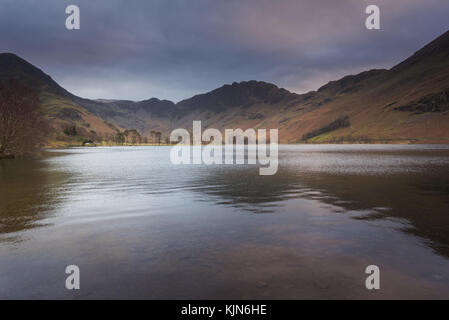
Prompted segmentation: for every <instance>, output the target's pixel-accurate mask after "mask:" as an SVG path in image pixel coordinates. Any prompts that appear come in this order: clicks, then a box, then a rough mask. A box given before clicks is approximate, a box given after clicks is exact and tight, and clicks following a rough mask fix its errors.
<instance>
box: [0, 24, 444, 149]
mask: <svg viewBox="0 0 449 320" xmlns="http://www.w3.org/2000/svg"><path fill="white" fill-rule="evenodd" d="M8 78H16V79H19V80H21V81H23V82H25V84H28V85H30V86H32V87H34V88H35V89H37V90H39V91H40V92H41V97H42V98H43V105H44V107H46V108H47V109H48V113H49V116H50V118H52V120H53V121H54V122H55V123H56V124H58V126H56V127H59V128H62V127H63V126H67V125H75V126H80V127H81V128H83V129H84V131H89V128H90V131H95V132H96V133H99V134H101V135H103V136H105V135H114V134H115V133H117V132H120V131H121V130H124V129H137V130H138V131H139V132H140V133H141V134H142V135H144V136H150V134H151V132H154V131H159V132H162V134H163V135H164V136H167V135H168V134H169V132H170V131H171V130H172V129H174V128H177V127H184V128H190V127H191V124H192V121H193V120H202V123H203V126H204V127H214V128H217V129H219V130H223V129H224V128H237V127H240V128H242V129H246V128H250V127H251V128H279V136H280V140H281V142H288V143H292V142H312V143H323V142H406V143H407V142H432V141H433V142H443V143H449V124H448V123H449V121H448V120H449V113H448V112H447V111H446V110H447V106H446V103H447V102H446V99H445V97H446V96H445V94H446V92H447V91H446V90H447V88H449V31H447V32H445V33H444V34H442V35H441V36H439V37H438V38H436V39H435V40H433V41H431V42H430V43H429V44H427V45H426V46H424V47H423V48H421V49H420V50H418V51H416V52H415V53H414V54H413V55H411V56H410V57H409V58H407V59H405V60H404V61H402V62H400V63H398V64H397V65H395V66H394V67H392V68H391V69H373V70H368V71H363V72H360V73H358V74H355V75H347V76H344V77H342V78H340V79H338V80H334V81H329V82H328V83H327V84H324V85H323V86H321V87H320V88H318V89H317V90H316V91H310V92H308V93H304V94H297V93H294V92H290V91H288V90H286V89H284V88H279V87H278V86H276V85H275V84H272V83H267V82H263V81H256V80H250V81H242V82H234V83H232V84H225V85H223V86H221V87H219V88H216V89H214V90H212V91H209V92H206V93H202V94H198V95H194V96H193V97H191V98H188V99H184V100H182V101H179V102H178V103H174V102H172V101H169V100H160V99H158V98H155V97H153V98H149V99H146V100H142V101H131V100H108V99H97V100H91V99H85V98H82V97H78V96H76V95H73V94H71V93H70V92H69V91H67V90H65V89H64V88H62V87H61V86H59V85H58V84H57V83H56V82H55V81H54V80H53V79H52V78H51V77H50V76H48V75H46V74H45V73H44V72H43V71H42V70H40V69H39V68H37V67H35V66H33V65H31V64H29V63H28V62H26V61H25V60H24V59H22V58H20V57H18V56H16V55H14V54H12V53H2V54H0V80H6V79H8ZM46 99H47V100H46ZM48 99H50V100H51V101H52V102H51V103H50V102H48ZM54 100H59V101H56V102H55V101H54ZM62 110H65V111H62ZM73 110H75V111H73ZM417 110H418V111H419V112H417ZM76 114H79V117H77V116H76ZM52 115H53V116H52ZM79 118H81V120H80V119H79ZM339 119H347V121H346V120H345V121H340V120H339ZM83 121H84V123H83ZM91 122H92V123H91ZM334 123H345V124H348V125H345V126H344V127H335V125H332V124H334ZM326 128H327V129H326ZM329 128H332V130H331V131H329V130H330V129H329ZM56 131H57V130H56ZM310 133H320V134H319V135H317V136H313V135H311V134H310ZM312 136H313V137H312ZM304 137H311V138H308V139H306V140H304Z"/></svg>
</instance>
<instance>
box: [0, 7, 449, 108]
mask: <svg viewBox="0 0 449 320" xmlns="http://www.w3.org/2000/svg"><path fill="white" fill-rule="evenodd" d="M70 4H76V5H78V6H79V8H80V11H81V29H80V30H74V31H69V30H67V29H66V28H65V20H66V17H67V15H66V14H65V8H66V6H67V5H70ZM369 4H376V5H378V6H379V7H380V10H381V30H367V29H366V28H365V19H366V17H367V15H366V14H365V8H366V6H367V5H369ZM448 17H449V1H448V0H372V1H365V0H238V1H237V0H126V1H125V0H95V1H93V0H84V1H79V0H70V1H65V0H54V1H50V0H34V1H33V0H0V52H13V53H15V54H18V55H19V56H21V57H23V58H24V59H26V60H28V61H29V62H31V63H33V64H34V65H36V66H37V67H39V68H41V69H42V70H43V71H45V72H46V73H48V74H49V75H50V76H52V77H53V79H55V80H56V81H57V82H58V83H59V84H60V85H62V86H63V87H65V88H66V89H67V90H69V91H71V92H72V93H74V94H77V95H80V96H82V97H86V98H108V99H130V100H143V99H148V98H150V97H158V98H161V99H170V100H173V101H179V100H181V99H184V98H189V97H191V96H192V95H194V94H198V93H203V92H207V91H209V90H212V89H215V88H216V87H219V86H221V85H223V84H225V83H232V82H234V81H237V82H238V81H243V80H252V79H254V80H262V81H267V82H272V83H274V84H276V85H278V86H280V87H284V88H286V89H288V90H291V91H294V92H297V93H303V92H307V91H310V90H316V89H317V88H318V87H320V86H321V85H323V84H325V83H326V82H328V81H330V80H336V79H338V78H340V77H342V76H344V75H347V74H354V73H357V72H360V71H364V70H367V69H372V68H391V67H392V66H393V65H395V64H397V63H399V62H400V61H401V60H403V59H405V58H407V57H408V56H410V55H411V54H413V52H415V51H416V50H418V49H419V48H420V47H422V46H423V45H425V44H426V43H428V42H429V41H430V40H432V39H434V38H435V37H437V36H439V35H440V34H442V33H443V32H445V31H447V30H448V29H449V23H448V21H449V18H448Z"/></svg>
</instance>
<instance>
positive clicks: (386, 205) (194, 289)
mask: <svg viewBox="0 0 449 320" xmlns="http://www.w3.org/2000/svg"><path fill="white" fill-rule="evenodd" d="M169 151H170V149H169V148H167V147H146V148H131V147H128V148H80V149H70V150H66V151H65V152H66V153H65V154H64V155H58V156H52V157H49V158H47V159H45V160H40V161H1V162H0V165H1V172H0V191H1V197H2V198H1V202H0V241H2V242H0V297H6V298H10V297H19V298H22V297H26V298H30V297H31V298H33V297H50V298H55V297H56V298H60V297H62V298H206V299H207V298H237V299H239V298H288V299H295V298H449V214H448V213H449V170H448V169H449V147H446V146H434V145H424V146H382V145H372V146H368V145H360V146H358V145H353V146H342V145H339V146H333V145H328V146H326V145H305V146H281V147H280V159H279V163H280V165H279V171H278V173H277V174H276V175H274V176H260V175H259V174H258V173H259V170H258V167H257V166H248V165H238V166H237V165H212V166H206V165H180V166H174V165H172V164H171V163H170V160H169ZM36 226H40V228H36V229H33V227H36ZM19 240H22V241H19ZM68 264H77V265H79V266H80V268H81V269H82V270H83V271H82V274H83V283H84V284H85V287H84V288H83V290H80V292H76V293H73V292H68V291H66V290H65V289H64V288H63V285H61V284H63V281H64V277H65V274H64V270H65V266H66V265H68ZM368 264H377V265H379V266H380V267H381V270H382V277H383V278H382V279H385V282H382V283H383V284H384V285H383V286H382V290H380V291H379V292H375V293H373V292H368V291H367V290H366V289H365V288H364V280H365V274H364V268H365V266H366V265H368ZM61 270H62V272H61ZM33 272H34V273H33ZM23 274H25V275H28V276H25V277H24V276H23ZM61 281H62V282H61ZM387 283H388V285H387Z"/></svg>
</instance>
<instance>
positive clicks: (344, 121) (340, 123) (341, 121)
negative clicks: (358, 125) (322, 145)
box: [302, 116, 351, 140]
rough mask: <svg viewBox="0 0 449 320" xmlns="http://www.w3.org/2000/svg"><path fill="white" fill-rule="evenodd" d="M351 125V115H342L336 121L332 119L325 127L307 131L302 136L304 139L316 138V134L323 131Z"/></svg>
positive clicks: (320, 133)
mask: <svg viewBox="0 0 449 320" xmlns="http://www.w3.org/2000/svg"><path fill="white" fill-rule="evenodd" d="M350 125H351V122H350V121H349V117H348V116H345V117H341V118H338V119H337V120H335V121H332V122H331V123H329V124H327V125H325V126H324V127H321V128H319V129H318V130H314V131H312V132H309V133H306V134H305V135H303V136H302V140H309V139H311V138H314V137H316V136H319V135H322V134H323V133H327V132H332V131H335V130H337V129H340V128H346V127H349V126H350Z"/></svg>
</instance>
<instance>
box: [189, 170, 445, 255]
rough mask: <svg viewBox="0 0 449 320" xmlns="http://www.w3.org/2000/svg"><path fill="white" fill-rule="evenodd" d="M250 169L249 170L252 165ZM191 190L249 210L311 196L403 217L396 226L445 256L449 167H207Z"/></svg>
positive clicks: (343, 208)
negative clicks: (268, 170)
mask: <svg viewBox="0 0 449 320" xmlns="http://www.w3.org/2000/svg"><path fill="white" fill-rule="evenodd" d="M253 169H254V170H253ZM199 179H200V181H196V184H197V185H202V186H203V187H200V188H197V189H196V190H197V191H199V192H201V193H203V194H207V195H208V196H209V197H210V198H209V199H208V201H210V200H211V199H212V200H214V201H215V202H216V203H217V204H225V205H230V206H233V207H237V208H240V209H244V210H248V211H251V212H254V213H264V212H276V211H279V210H282V209H280V208H281V207H282V205H283V203H282V201H283V200H287V199H290V198H305V199H314V200H318V201H320V202H322V203H325V204H328V205H332V206H333V207H334V208H335V210H336V211H338V212H349V211H351V212H353V213H354V212H357V211H360V212H363V214H360V215H358V214H357V215H351V217H353V218H356V219H361V220H364V219H366V220H372V219H390V218H394V219H395V220H397V219H399V220H398V221H406V222H407V223H404V224H403V228H401V231H403V232H406V233H409V234H413V235H416V236H418V237H420V238H422V239H423V240H424V242H425V243H426V244H427V245H428V246H429V247H431V248H432V249H434V250H435V251H436V252H438V253H439V254H441V255H444V256H448V257H449V214H448V213H449V170H448V169H447V167H446V166H440V167H438V166H435V167H432V169H431V170H430V169H429V170H422V171H415V172H413V173H408V172H406V171H404V172H394V173H391V172H390V173H386V174H361V173H341V172H340V173H335V172H334V173H329V172H325V171H322V172H320V171H307V170H298V169H294V168H292V167H289V166H284V167H280V168H279V171H278V173H277V174H276V175H274V176H259V175H258V171H257V169H256V168H251V169H249V170H243V169H238V168H234V169H231V168H230V167H228V169H227V170H223V169H220V168H217V169H212V170H210V173H209V175H207V176H206V177H204V176H203V177H201V178H199Z"/></svg>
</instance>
